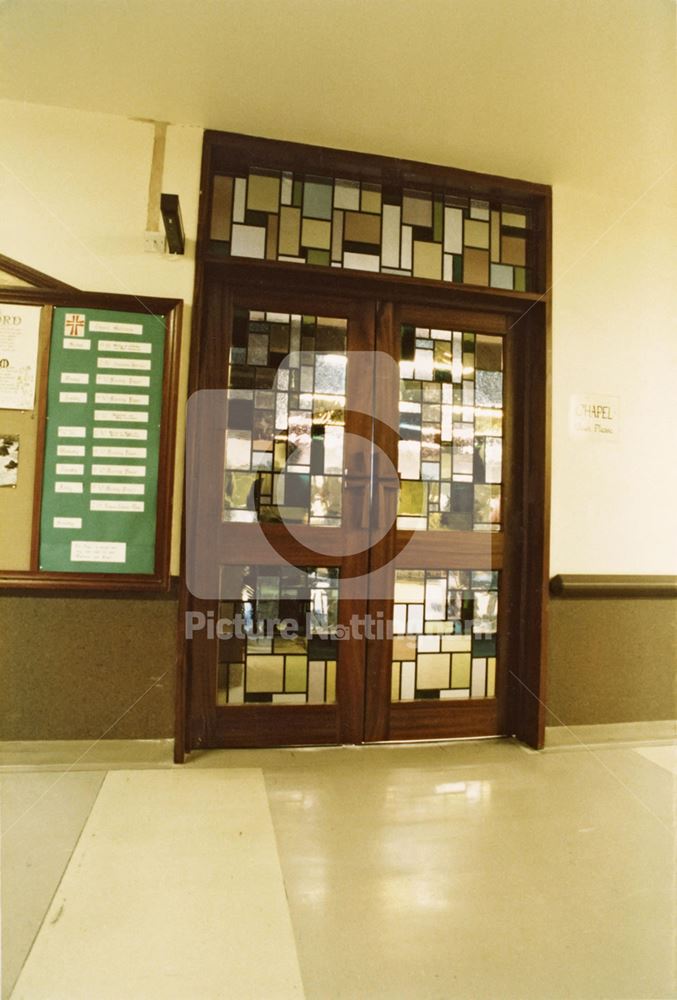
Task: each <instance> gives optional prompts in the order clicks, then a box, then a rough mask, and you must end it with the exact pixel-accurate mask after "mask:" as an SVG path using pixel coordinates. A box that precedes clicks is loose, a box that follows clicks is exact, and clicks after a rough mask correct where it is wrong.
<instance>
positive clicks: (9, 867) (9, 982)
mask: <svg viewBox="0 0 677 1000" xmlns="http://www.w3.org/2000/svg"><path fill="white" fill-rule="evenodd" d="M103 778H104V775H103V772H99V773H98V774H96V773H88V774H63V773H62V774H54V773H33V774H4V775H2V776H1V777H0V828H1V832H2V850H1V853H0V864H1V882H2V998H3V1000H6V998H7V997H8V996H9V994H10V992H11V990H12V987H13V986H14V983H15V981H16V977H17V976H18V974H19V970H20V969H21V966H22V964H23V962H24V959H25V957H26V955H27V953H28V951H29V949H30V946H31V944H32V942H33V939H34V938H35V935H36V934H37V933H38V930H39V929H40V924H41V923H42V919H43V917H44V915H45V911H46V910H47V907H48V906H49V904H50V901H51V899H52V896H53V895H54V893H55V891H56V889H57V886H58V884H59V880H60V879H61V876H62V875H63V872H64V869H65V867H66V865H67V863H68V861H69V859H70V856H71V854H72V852H73V848H74V847H75V844H76V842H77V839H78V837H79V836H80V832H81V830H82V828H83V826H84V824H85V821H86V819H87V816H88V815H89V812H90V810H91V808H92V805H93V804H94V801H95V799H96V796H97V794H98V792H99V788H100V787H101V783H102V781H103Z"/></svg>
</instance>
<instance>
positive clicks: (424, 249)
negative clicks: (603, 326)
mask: <svg viewBox="0 0 677 1000" xmlns="http://www.w3.org/2000/svg"><path fill="white" fill-rule="evenodd" d="M398 198H399V203H398ZM290 209H293V210H294V213H293V214H290V211H289V210H290ZM301 211H302V215H303V220H304V222H310V223H311V225H310V226H305V225H304V232H303V240H301V231H300V230H301V219H300V218H299V217H298V216H299V214H300V213H301ZM344 213H346V214H347V218H346V219H344V217H343V214H344ZM312 223H325V224H326V225H325V226H320V227H317V226H315V225H312ZM529 225H530V220H529V214H528V212H526V211H523V210H521V209H520V208H518V207H506V206H503V207H501V206H496V207H494V208H493V209H490V205H489V202H488V201H485V200H482V199H476V198H475V199H469V198H463V197H460V196H457V195H437V194H435V195H434V196H433V195H432V193H431V192H429V191H423V190H417V191H414V190H405V191H402V192H401V193H400V194H399V195H398V194H397V192H393V191H389V192H388V197H387V200H386V203H385V204H383V199H382V194H381V188H380V185H378V184H373V183H367V182H365V183H362V184H360V182H358V181H353V180H347V179H341V178H337V179H335V180H333V179H332V178H318V177H315V178H313V177H311V178H308V179H305V178H303V177H302V176H294V175H293V173H291V172H290V171H282V172H281V173H278V172H275V171H264V170H257V169H252V171H251V173H250V174H249V176H248V177H235V178H233V177H228V176H225V175H217V176H215V177H214V180H213V188H212V213H211V219H210V238H211V240H212V244H213V245H212V252H213V253H215V254H219V255H228V254H232V255H234V256H241V257H252V258H254V259H264V258H265V259H268V260H276V259H277V260H279V261H282V262H293V263H299V264H303V263H311V264H313V265H314V266H322V267H329V266H331V267H344V268H350V269H355V270H364V271H374V272H378V271H382V272H383V273H387V274H396V275H412V276H414V277H420V278H426V279H429V280H435V281H439V280H442V281H445V282H457V283H463V282H465V283H467V284H477V285H482V286H487V285H490V286H491V287H494V288H505V289H513V288H514V289H515V290H517V291H524V290H526V288H527V285H528V276H527V274H526V269H525V264H526V254H527V239H528V236H529V233H528V229H529ZM519 230H522V231H523V232H524V236H519V235H517V234H516V231H519ZM264 234H265V235H264ZM301 246H303V247H304V251H303V252H302V251H301ZM360 246H364V247H365V248H368V249H365V250H364V251H361V250H360ZM440 248H441V252H440ZM309 251H329V253H323V254H322V255H320V254H319V253H316V252H312V253H310V252H309ZM490 263H491V265H492V267H491V269H490V268H489V264H490Z"/></svg>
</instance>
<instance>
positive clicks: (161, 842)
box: [12, 769, 303, 1000]
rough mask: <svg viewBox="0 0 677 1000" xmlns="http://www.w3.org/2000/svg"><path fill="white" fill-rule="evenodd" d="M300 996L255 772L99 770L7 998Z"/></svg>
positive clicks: (256, 999)
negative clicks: (84, 816) (89, 805)
mask: <svg viewBox="0 0 677 1000" xmlns="http://www.w3.org/2000/svg"><path fill="white" fill-rule="evenodd" d="M302 996H303V987H302V984H301V979H300V973H299V967H298V961H297V957H296V950H295V945H294V938H293V933H292V928H291V923H290V918H289V912H288V909H287V904H286V900H285V893H284V885H283V882H282V878H281V873H280V866H279V860H278V855H277V848H276V843H275V837H274V833H273V828H272V824H271V819H270V813H269V809H268V803H267V799H266V794H265V789H264V785H263V780H262V776H261V773H260V772H257V771H255V770H242V769H240V770H235V769H233V770H230V771H216V770H208V771H189V770H178V769H176V770H164V771H147V770H144V771H115V772H109V773H108V774H107V776H106V779H105V781H104V784H103V786H102V788H101V791H100V793H99V796H98V799H97V801H96V803H95V805H94V808H93V810H92V813H91V815H90V817H89V819H88V821H87V824H86V825H85V829H84V830H83V833H82V835H81V837H80V840H79V842H78V845H77V848H76V850H75V852H74V855H73V858H72V860H71V863H70V865H69V866H68V868H67V870H66V873H65V875H64V877H63V880H62V882H61V884H60V886H59V888H58V891H57V893H56V895H55V897H54V900H53V902H52V904H51V906H50V908H49V911H48V913H47V915H46V918H45V921H44V923H43V926H42V928H41V930H40V933H39V935H38V937H37V940H36V942H35V945H34V947H33V949H32V951H31V953H30V955H29V958H28V960H27V962H26V965H25V966H24V969H23V970H22V973H21V975H20V977H19V980H18V983H17V986H16V988H15V990H14V993H13V994H12V1000H93V998H95V1000H155V998H158V1000H160V998H161V1000H188V998H193V997H194V998H196V1000H197V998H199V1000H222V998H224V997H232V998H237V1000H249V998H251V1000H264V998H265V1000H276V998H280V1000H283V998H284V1000H286V998H291V997H297V998H298V997H302Z"/></svg>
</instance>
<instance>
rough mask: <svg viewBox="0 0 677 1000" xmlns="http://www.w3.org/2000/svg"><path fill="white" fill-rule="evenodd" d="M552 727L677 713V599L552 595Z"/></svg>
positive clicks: (666, 716)
mask: <svg viewBox="0 0 677 1000" xmlns="http://www.w3.org/2000/svg"><path fill="white" fill-rule="evenodd" d="M547 690H548V694H547V705H548V711H547V713H546V725H548V726H557V725H562V724H564V725H568V726H576V725H580V726H584V725H595V724H597V723H611V722H643V721H653V720H656V719H674V718H675V717H677V601H676V600H674V599H670V598H658V599H652V598H647V597H643V598H626V599H622V598H599V599H598V598H590V597H586V598H582V599H579V600H576V599H557V598H553V599H551V601H550V636H549V666H548V684H547Z"/></svg>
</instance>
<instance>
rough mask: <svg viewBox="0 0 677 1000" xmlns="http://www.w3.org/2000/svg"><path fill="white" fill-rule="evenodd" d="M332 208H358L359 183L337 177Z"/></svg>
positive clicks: (352, 209)
mask: <svg viewBox="0 0 677 1000" xmlns="http://www.w3.org/2000/svg"><path fill="white" fill-rule="evenodd" d="M334 208H345V209H349V210H351V211H354V212H359V210H360V185H359V182H358V181H345V180H339V179H337V180H336V182H335V184H334Z"/></svg>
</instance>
